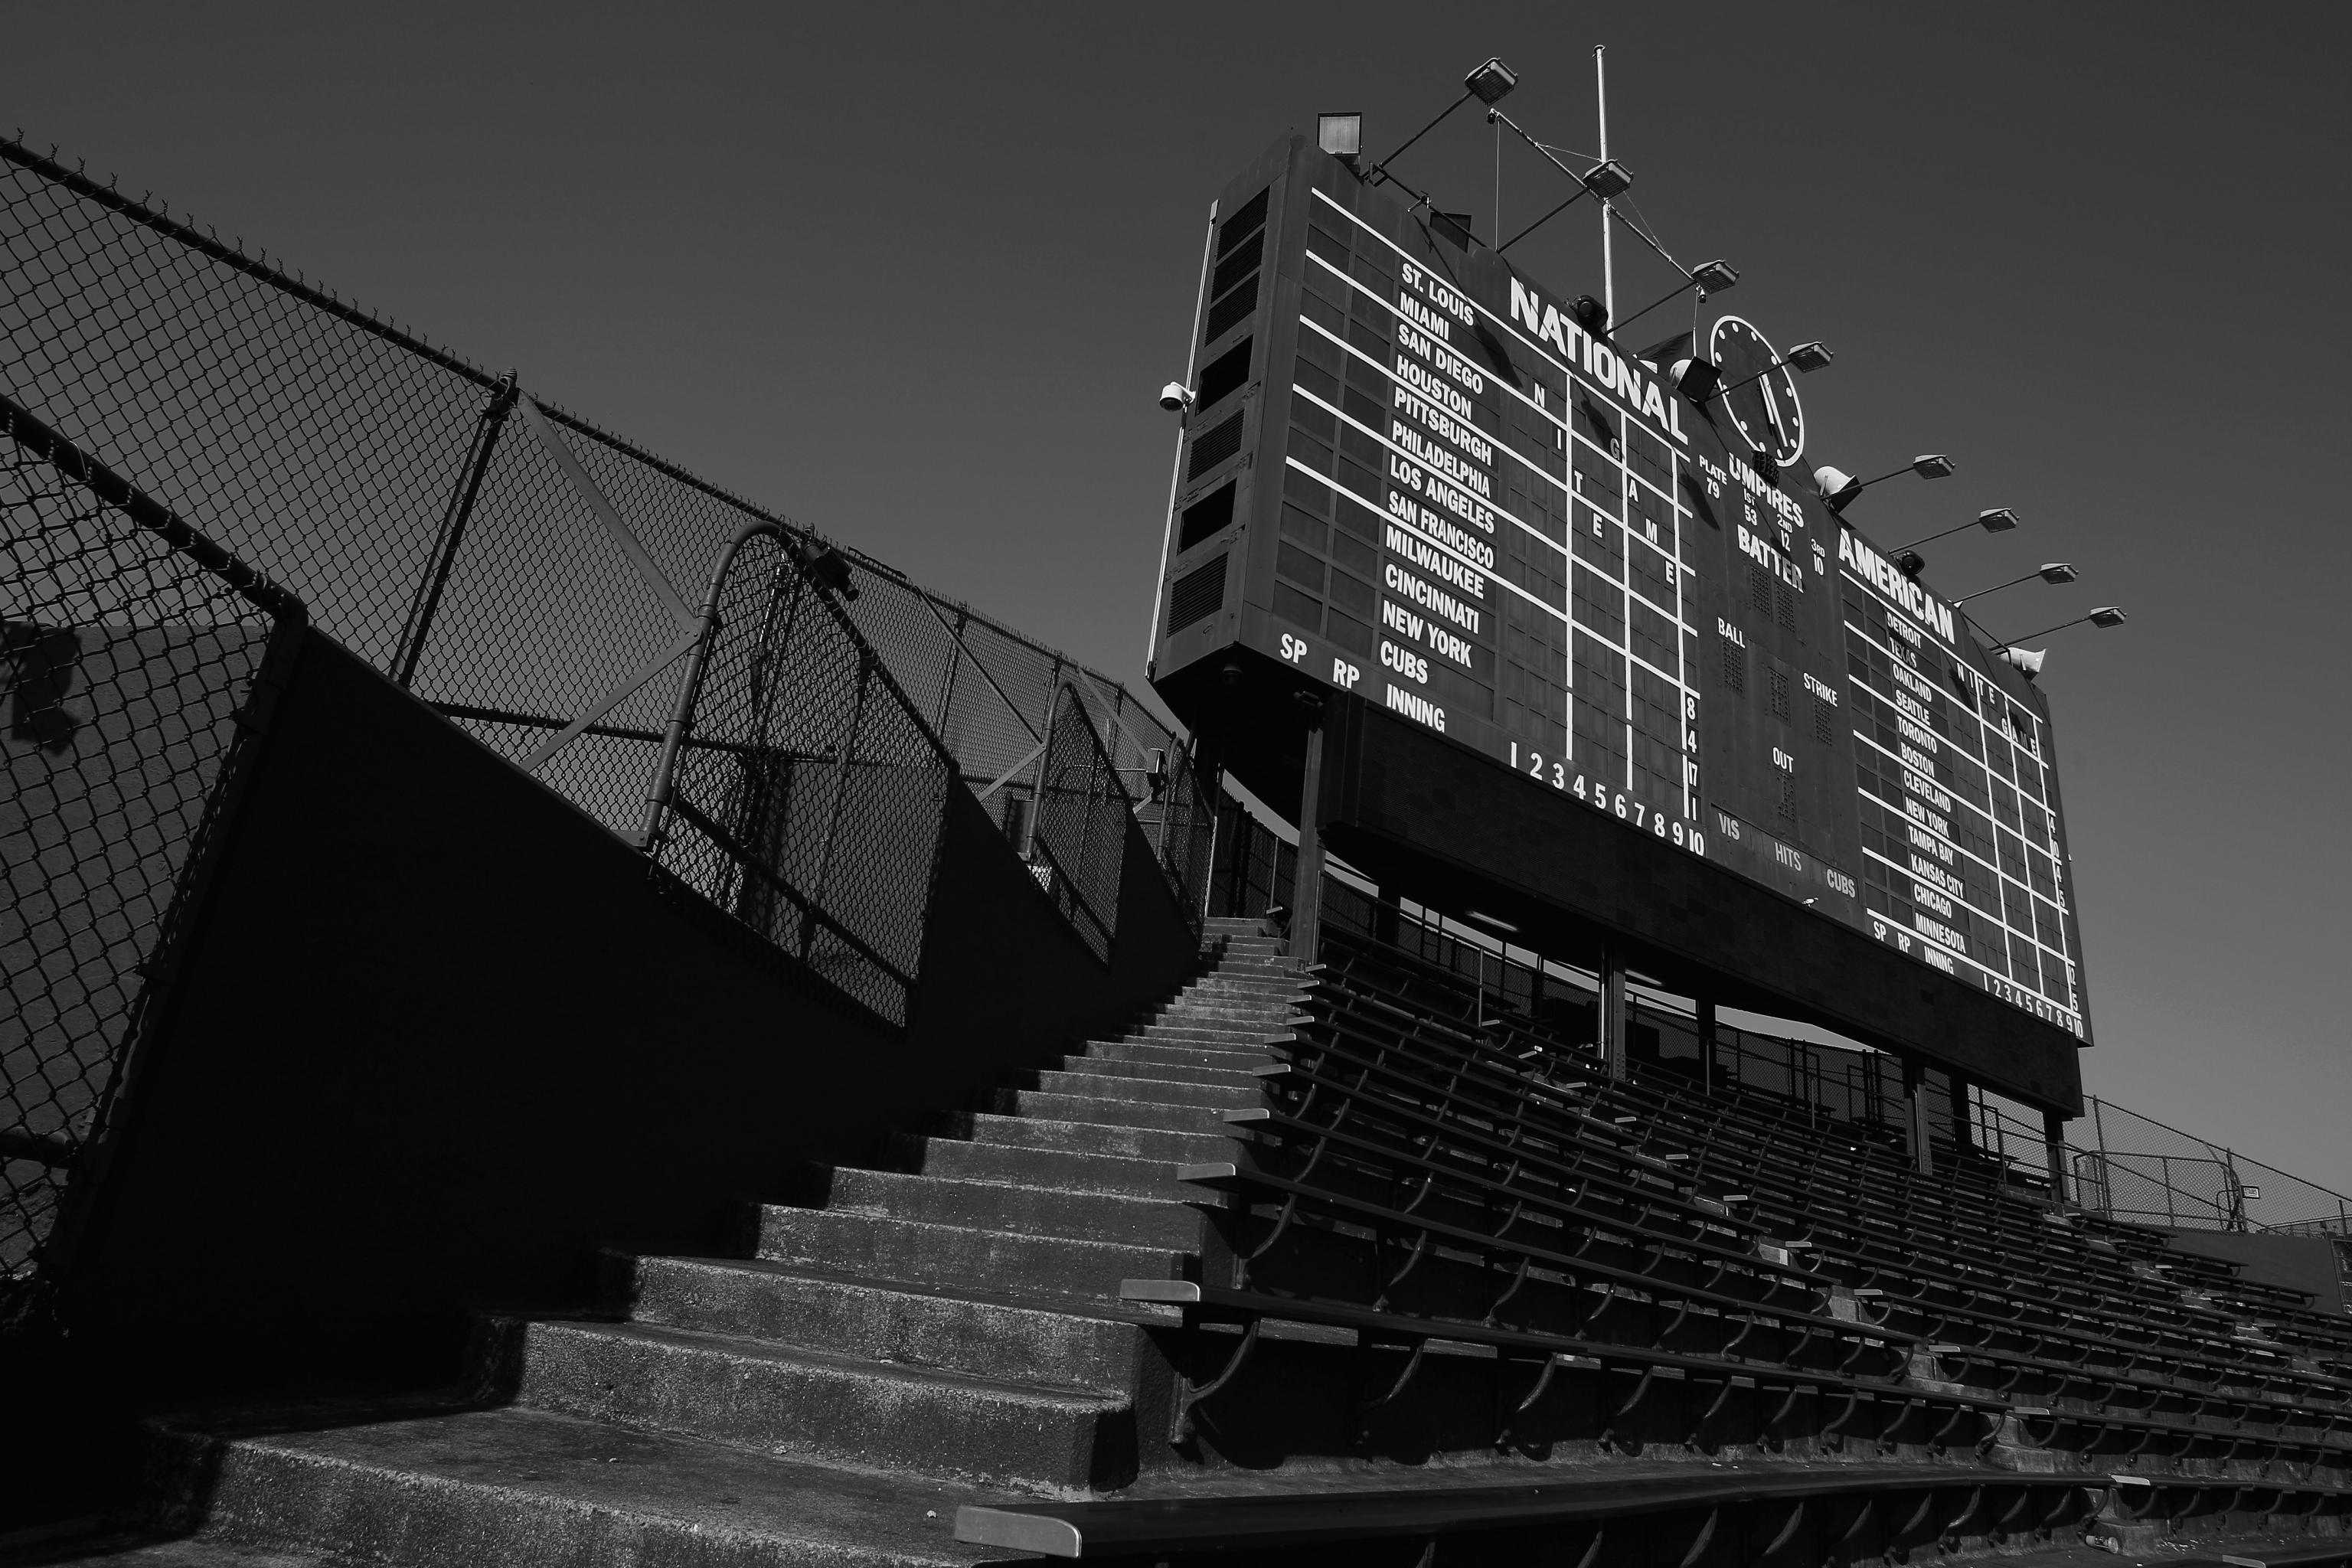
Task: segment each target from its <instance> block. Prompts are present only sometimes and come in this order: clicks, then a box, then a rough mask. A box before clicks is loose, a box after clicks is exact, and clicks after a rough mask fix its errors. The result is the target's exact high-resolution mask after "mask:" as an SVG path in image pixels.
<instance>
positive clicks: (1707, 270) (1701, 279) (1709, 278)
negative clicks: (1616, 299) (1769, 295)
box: [1617, 261, 1739, 331]
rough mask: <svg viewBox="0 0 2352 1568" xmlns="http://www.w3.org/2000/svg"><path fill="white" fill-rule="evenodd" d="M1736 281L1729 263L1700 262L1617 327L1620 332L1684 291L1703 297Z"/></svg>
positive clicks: (1718, 292)
mask: <svg viewBox="0 0 2352 1568" xmlns="http://www.w3.org/2000/svg"><path fill="white" fill-rule="evenodd" d="M1738 281H1739V270H1738V268H1735V267H1733V266H1732V265H1731V263H1730V262H1728V261H1702V262H1700V263H1699V264H1698V265H1697V266H1696V267H1694V268H1691V269H1690V272H1689V273H1688V275H1686V276H1685V278H1684V279H1683V280H1682V281H1681V282H1679V283H1677V284H1675V286H1674V287H1673V288H1672V289H1668V290H1666V292H1665V293H1664V294H1663V295H1661V296H1659V297H1658V298H1657V299H1655V300H1651V301H1650V303H1648V304H1646V305H1644V306H1643V307H1642V308H1641V309H1640V310H1636V311H1634V312H1633V314H1632V315H1630V316H1628V317H1626V318H1625V319H1624V320H1623V321H1620V322H1618V323H1617V325H1618V327H1619V329H1620V330H1621V331H1622V329H1623V328H1625V327H1626V326H1628V325H1630V324H1631V323H1633V322H1634V321H1640V320H1641V319H1642V318H1643V317H1644V316H1646V315H1648V314H1649V313H1650V312H1651V311H1653V310H1656V309H1657V308H1658V307H1659V306H1661V305H1665V304H1671V303H1673V302H1674V300H1676V299H1677V298H1679V297H1680V296H1681V294H1682V292H1683V291H1684V290H1685V289H1697V290H1698V291H1699V292H1700V293H1701V294H1703V295H1705V294H1720V293H1722V292H1723V291H1724V290H1725V289H1728V288H1730V287H1731V286H1732V285H1733V284H1735V283H1737V282H1738Z"/></svg>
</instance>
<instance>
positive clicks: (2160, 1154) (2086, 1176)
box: [1208, 800, 2352, 1237]
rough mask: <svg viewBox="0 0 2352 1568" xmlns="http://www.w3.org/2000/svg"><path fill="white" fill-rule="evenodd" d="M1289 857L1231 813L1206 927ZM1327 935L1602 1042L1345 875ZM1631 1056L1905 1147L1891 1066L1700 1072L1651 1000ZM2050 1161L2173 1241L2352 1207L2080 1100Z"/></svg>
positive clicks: (1592, 1015)
mask: <svg viewBox="0 0 2352 1568" xmlns="http://www.w3.org/2000/svg"><path fill="white" fill-rule="evenodd" d="M1296 867H1297V848H1296V847H1294V846H1293V845H1291V844H1288V843H1286V842H1285V841H1283V839H1282V838H1281V837H1279V836H1278V835H1276V833H1275V832H1274V831H1273V830H1272V829H1271V828H1269V827H1268V826H1265V824H1264V823H1262V822H1260V821H1258V820H1257V819H1256V818H1255V816H1252V815H1251V814H1250V813H1249V812H1248V811H1247V810H1245V809H1244V807H1243V806H1242V805H1241V803H1240V802H1238V801H1232V800H1229V801H1227V802H1226V803H1225V805H1224V808H1223V815H1222V816H1221V817H1220V831H1219V835H1218V840H1217V849H1216V858H1215V879H1214V881H1213V885H1212V887H1211V889H1210V895H1209V900H1208V908H1209V910H1210V911H1211V912H1212V913H1213V914H1220V915H1257V914H1262V913H1264V912H1265V911H1266V910H1268V909H1269V908H1273V909H1275V910H1277V911H1279V910H1283V909H1285V908H1286V907H1287V906H1288V905H1289V904H1290V902H1291V901H1292V897H1293V889H1292V882H1293V879H1294V878H1295V876H1296ZM1323 920H1324V922H1325V923H1326V925H1327V926H1329V927H1331V928H1333V929H1337V930H1340V931H1354V932H1357V933H1359V934H1361V935H1368V936H1372V937H1374V938H1376V939H1378V940H1379V941H1381V942H1387V943H1389V944H1391V945H1392V946H1395V947H1397V948H1400V949H1402V950H1403V951H1404V952H1409V953H1411V954H1412V955H1413V956H1415V957H1417V958H1420V959H1422V960H1423V961H1425V962H1428V963H1433V964H1436V965H1438V966H1439V967H1441V968H1444V969H1445V970H1448V971H1450V972H1451V973H1454V974H1456V975H1459V976H1461V977H1462V978H1463V979H1465V980H1466V981H1468V982H1470V983H1471V984H1472V985H1473V986H1474V987H1475V994H1476V995H1477V996H1478V997H1479V998H1481V1005H1484V1006H1488V1007H1491V1008H1492V1009H1493V1014H1494V1016H1496V1017H1497V1018H1504V1019H1512V1020H1517V1021H1521V1022H1523V1023H1525V1024H1526V1025H1527V1026H1530V1027H1534V1028H1538V1029H1541V1030H1545V1031H1548V1032H1549V1033H1550V1034H1551V1035H1553V1036H1554V1037H1557V1038H1559V1039H1560V1040H1563V1041H1566V1042H1569V1043H1570V1044H1572V1045H1575V1046H1579V1047H1582V1046H1587V1045H1590V1044H1591V1042H1592V1041H1593V1040H1594V1039H1596V1038H1597V1037H1598V1035H1599V1016H1598V1014H1597V1012H1596V1011H1595V1008H1596V995H1597V993H1598V988H1599V983H1598V979H1597V977H1596V976H1594V975H1592V974H1591V973H1590V972H1589V971H1584V970H1580V969H1577V968H1575V967H1574V966H1571V965H1568V964H1563V963H1559V962H1557V961H1554V960H1551V959H1548V958H1546V957H1544V956H1543V955H1541V954H1538V953H1535V952H1528V951H1527V950H1524V949H1515V948H1513V947H1511V946H1509V945H1507V944H1505V943H1503V942H1498V941H1496V940H1495V939H1493V938H1491V937H1482V936H1477V935H1474V934H1472V933H1470V932H1468V931H1465V930H1463V929H1461V928H1459V927H1456V926H1454V925H1453V924H1452V923H1451V922H1448V921H1444V920H1443V919H1441V918H1440V917H1438V916H1436V915H1435V914H1434V913H1433V912H1431V911H1428V910H1420V909H1418V907H1417V906H1412V905H1409V904H1403V903H1400V902H1395V901H1387V902H1384V901H1382V900H1381V898H1380V897H1379V892H1378V889H1375V888H1373V887H1372V886H1371V884H1370V883H1369V882H1368V881H1365V880H1363V879H1359V878H1356V877H1353V876H1350V875H1348V874H1345V873H1340V874H1334V875H1329V876H1327V878H1326V880H1325V888H1324V905H1323ZM1629 1013H1630V1018H1629V1024H1630V1027H1629V1035H1630V1040H1629V1045H1630V1047H1631V1049H1630V1052H1629V1056H1630V1058H1631V1062H1632V1067H1633V1071H1634V1073H1635V1075H1636V1076H1637V1077H1640V1076H1653V1077H1655V1076H1664V1077H1672V1078H1680V1079H1684V1080H1685V1081H1691V1082H1703V1083H1706V1084H1710V1085H1714V1086H1717V1087H1735V1086H1736V1087H1737V1088H1738V1089H1740V1090H1742V1091H1743V1092H1746V1093H1749V1094H1758V1095H1766V1096H1770V1097H1774V1098H1777V1099H1780V1100H1786V1101H1789V1102H1790V1103H1793V1104H1797V1105H1801V1106H1806V1107H1809V1108H1811V1109H1812V1110H1815V1111H1818V1112H1820V1113H1822V1114H1824V1115H1826V1116H1828V1117H1829V1118H1831V1119H1832V1120H1833V1121H1838V1122H1840V1123H1843V1124H1844V1125H1847V1126H1850V1127H1853V1128H1854V1129H1855V1130H1857V1131H1867V1132H1868V1133H1870V1134H1872V1135H1874V1136H1877V1137H1880V1138H1887V1139H1893V1138H1900V1137H1902V1136H1903V1135H1904V1129H1905V1128H1906V1124H1907V1121H1908V1116H1909V1106H1908V1101H1907V1098H1906V1088H1905V1084H1904V1079H1903V1070H1902V1065H1901V1062H1900V1060H1899V1059H1898V1058H1895V1057H1894V1056H1891V1055H1888V1054H1885V1053H1884V1052H1878V1051H1872V1050H1868V1049H1864V1048H1861V1047H1838V1046H1832V1045H1827V1044H1822V1043H1819V1042H1815V1041H1808V1040H1798V1039H1790V1038H1787V1037H1780V1036H1776V1035H1771V1034H1768V1033H1763V1032H1760V1031H1757V1030H1751V1029H1744V1028H1738V1027H1735V1026H1730V1025H1727V1024H1723V1023H1718V1024H1717V1026H1716V1029H1715V1040H1714V1048H1713V1053H1712V1056H1711V1058H1706V1059H1703V1058H1702V1054H1701V1053H1702V1048H1703V1047H1702V1046H1701V1039H1700V1033H1699V1027H1698V1022H1697V1019H1696V1017H1695V1016H1692V1015H1691V1014H1690V1013H1689V1012H1688V1011H1686V1010H1685V1009H1683V1008H1681V1007H1679V1006H1677V1005H1674V1004H1673V1003H1671V1002H1670V1001H1668V1000H1667V999H1665V998H1663V997H1656V996H1643V995H1640V994H1635V995H1634V996H1633V999H1632V1001H1631V1003H1630V1006H1629ZM1925 1090H1926V1099H1927V1121H1928V1127H1929V1135H1930V1138H1931V1140H1932V1141H1934V1142H1938V1143H1942V1144H1946V1145H1951V1144H1954V1143H1956V1142H1957V1143H1959V1144H1964V1145H1965V1146H1967V1147H1968V1148H1969V1149H1970V1150H1972V1151H1973V1152H1975V1153H1976V1154H1978V1155H1979V1156H1981V1157H1984V1158H1987V1159H1990V1161H1992V1162H1993V1163H1996V1164H1998V1165H1999V1166H2000V1168H2001V1169H2003V1170H2004V1171H2005V1172H2006V1173H2008V1177H2009V1179H2010V1180H2011V1181H2012V1182H2014V1183H2015V1184H2019V1185H2021V1186H2028V1187H2043V1188H2046V1187H2047V1186H2048V1184H2049V1180H2050V1178H2049V1158H2050V1149H2049V1145H2048V1143H2047V1142H2044V1137H2043V1129H2042V1119H2041V1116H2040V1114H2039V1113H2038V1112H2035V1111H2032V1110H2029V1109H2028V1108H2026V1107H2024V1106H2020V1105H2012V1104H2011V1103H2009V1102H2007V1101H2006V1100H2002V1099H2001V1098H2000V1097H1999V1096H1997V1095H1994V1094H1991V1093H1990V1092H1988V1091H1986V1090H1985V1089H1981V1088H1979V1087H1971V1088H1970V1089H1969V1090H1968V1092H1967V1093H1966V1094H1964V1095H1962V1096H1961V1097H1959V1099H1960V1102H1961V1103H1962V1104H1963V1105H1964V1107H1965V1116H1964V1119H1963V1120H1962V1121H1960V1122H1959V1124H1958V1125H1957V1126H1956V1125H1955V1122H1954V1113H1953V1105H1954V1097H1953V1095H1952V1092H1951V1082H1950V1079H1948V1077H1947V1075H1945V1074H1944V1073H1942V1072H1940V1071H1937V1070H1936V1069H1934V1068H1928V1069H1927V1071H1926V1074H1925ZM2068 1131H2070V1133H2071V1134H2072V1137H2071V1139H2070V1140H2069V1141H2068V1142H2065V1143H2064V1144H2063V1145H2062V1148H2061V1154H2062V1158H2063V1165H2064V1168H2065V1170H2066V1172H2067V1184H2068V1188H2069V1190H2068V1192H2067V1193H2066V1194H2065V1196H2066V1197H2067V1198H2068V1199H2069V1201H2071V1202H2074V1203H2075V1204H2077V1205H2080V1206H2082V1207H2084V1208H2085V1209H2088V1210H2091V1211H2093V1212H2095V1213H2098V1214H2102V1215H2106V1216H2107V1217H2109V1218H2113V1219H2118V1220H2125V1221H2129V1222H2133V1223H2137V1224H2141V1225H2151V1226H2164V1227H2167V1228H2172V1229H2197V1230H2258V1231H2273V1232H2281V1233H2294V1234H2314V1235H2315V1234H2327V1235H2333V1236H2337V1237H2352V1196H2347V1195H2346V1194H2342V1193H2339V1192H2336V1191H2335V1190H2334V1189H2332V1188H2329V1187H2326V1186H2323V1185H2321V1184H2318V1183H2316V1182H2312V1181H2309V1180H2306V1179H2305V1178H2303V1177H2300V1176H2295V1175H2293V1174H2290V1173H2287V1172H2284V1171H2282V1170H2280V1169H2278V1168H2277V1167H2276V1166H2274V1165H2272V1164H2269V1163H2266V1162H2263V1161H2261V1160H2258V1159H2255V1158H2253V1157H2252V1156H2250V1155H2248V1154H2246V1153H2244V1152H2242V1151H2239V1150H2235V1149H2231V1148H2229V1147H2227V1146H2225V1145H2222V1144H2220V1143H2216V1142H2211V1141H2210V1140H2207V1139H2203V1138H2200V1137H2198V1136H2197V1135H2196V1134H2194V1133H2190V1132H2186V1131H2181V1130H2180V1129H2179V1128H2175V1127H2171V1126H2169V1125H2168V1124H2166V1123H2164V1122H2161V1121H2157V1120H2155V1119H2154V1118H2152V1117H2147V1116H2142V1115H2140V1114H2138V1113H2137V1112H2135V1111H2131V1110H2126V1109H2124V1108H2123V1107H2121V1106H2118V1105H2116V1104H2115V1103H2114V1102H2112V1101H2110V1100H2100V1099H2098V1098H2096V1097H2093V1098H2091V1099H2090V1100H2088V1102H2087V1107H2086V1110H2085V1112H2084V1115H2083V1116H2081V1117H2079V1118H2076V1119H2075V1120H2074V1121H2073V1122H2071V1123H2070V1124H2069V1129H2068Z"/></svg>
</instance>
